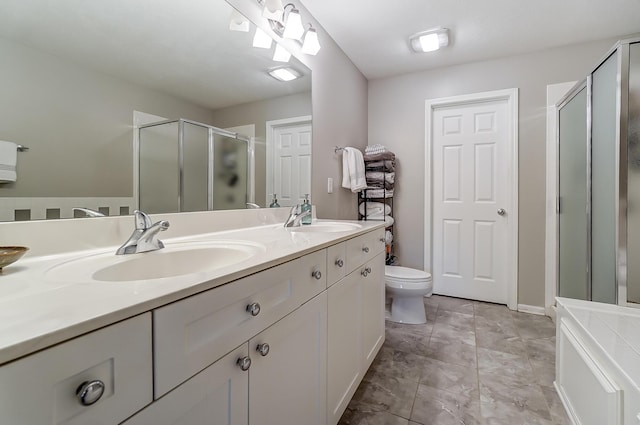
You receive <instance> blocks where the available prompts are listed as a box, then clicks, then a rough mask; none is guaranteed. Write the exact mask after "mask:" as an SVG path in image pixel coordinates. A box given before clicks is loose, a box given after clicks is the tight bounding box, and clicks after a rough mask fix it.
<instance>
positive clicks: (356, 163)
mask: <svg viewBox="0 0 640 425" xmlns="http://www.w3.org/2000/svg"><path fill="white" fill-rule="evenodd" d="M342 187H344V188H345V189H350V190H351V191H352V192H360V190H362V189H364V188H366V187H367V180H366V179H365V178H364V159H363V157H362V152H360V151H359V150H358V149H356V148H344V152H343V153H342Z"/></svg>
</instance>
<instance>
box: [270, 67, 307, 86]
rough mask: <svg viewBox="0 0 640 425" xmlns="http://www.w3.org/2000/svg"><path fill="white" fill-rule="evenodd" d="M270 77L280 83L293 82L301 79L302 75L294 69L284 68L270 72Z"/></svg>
mask: <svg viewBox="0 0 640 425" xmlns="http://www.w3.org/2000/svg"><path fill="white" fill-rule="evenodd" d="M269 75H271V76H272V77H273V78H275V79H276V80H278V81H285V82H286V81H293V80H295V79H298V78H300V77H301V76H302V75H301V74H300V73H299V72H298V71H296V70H295V69H293V68H290V67H283V68H275V69H272V70H271V71H269Z"/></svg>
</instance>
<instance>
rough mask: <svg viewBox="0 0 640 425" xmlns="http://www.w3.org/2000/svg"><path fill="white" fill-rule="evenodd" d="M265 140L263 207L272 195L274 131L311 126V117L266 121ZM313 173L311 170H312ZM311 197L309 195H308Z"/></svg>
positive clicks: (303, 116)
mask: <svg viewBox="0 0 640 425" xmlns="http://www.w3.org/2000/svg"><path fill="white" fill-rule="evenodd" d="M266 124H267V140H266V141H265V142H266V154H265V155H266V159H267V170H266V179H267V185H266V189H267V190H266V193H265V198H266V199H265V202H266V203H265V205H269V204H270V203H271V198H269V195H271V194H273V173H274V169H273V164H275V154H276V150H275V149H274V147H273V144H274V142H275V132H276V129H277V128H279V127H288V126H291V125H301V124H309V125H312V124H311V115H302V116H299V117H291V118H285V119H281V120H271V121H267V123H266ZM311 143H312V149H313V140H312V141H311ZM312 172H313V170H312ZM310 195H311V194H310Z"/></svg>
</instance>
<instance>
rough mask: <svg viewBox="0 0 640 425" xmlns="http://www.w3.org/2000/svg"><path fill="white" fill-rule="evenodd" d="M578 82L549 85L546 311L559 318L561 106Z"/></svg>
mask: <svg viewBox="0 0 640 425" xmlns="http://www.w3.org/2000/svg"><path fill="white" fill-rule="evenodd" d="M576 83H577V81H571V82H568V83H558V84H549V85H547V155H546V169H547V177H546V186H547V190H546V193H547V195H546V205H547V207H546V226H545V229H546V230H545V249H544V263H545V267H544V269H545V274H544V310H545V314H546V315H547V316H550V317H551V318H555V304H556V288H557V287H558V216H557V199H558V108H556V103H557V102H558V101H559V100H560V99H562V98H563V97H564V96H565V95H566V94H567V93H568V92H569V91H570V90H571V89H572V88H573V87H574V86H575V85H576Z"/></svg>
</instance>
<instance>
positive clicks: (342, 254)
mask: <svg viewBox="0 0 640 425" xmlns="http://www.w3.org/2000/svg"><path fill="white" fill-rule="evenodd" d="M346 274H347V244H346V243H345V242H342V243H338V244H335V245H333V246H330V247H329V248H327V288H328V287H329V286H331V285H333V284H334V283H336V282H338V281H339V280H340V279H342V278H343V277H345V275H346Z"/></svg>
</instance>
